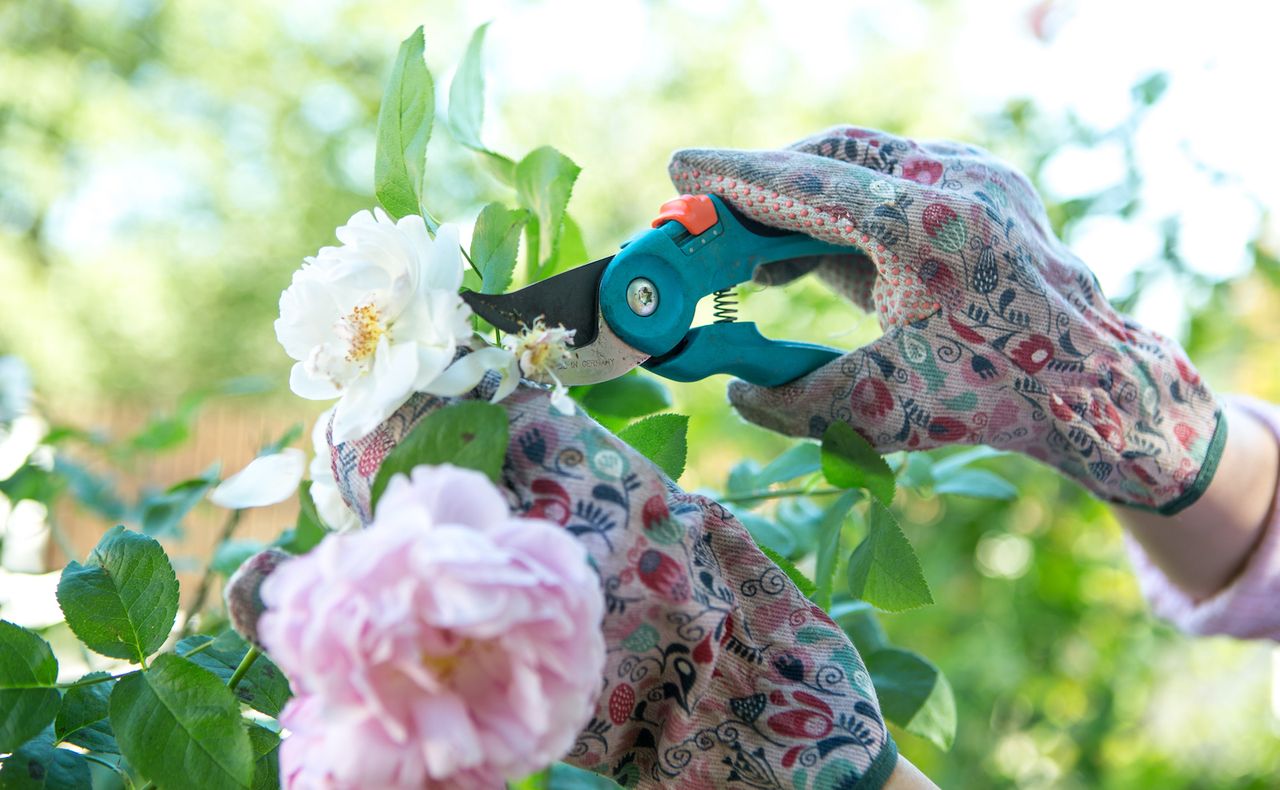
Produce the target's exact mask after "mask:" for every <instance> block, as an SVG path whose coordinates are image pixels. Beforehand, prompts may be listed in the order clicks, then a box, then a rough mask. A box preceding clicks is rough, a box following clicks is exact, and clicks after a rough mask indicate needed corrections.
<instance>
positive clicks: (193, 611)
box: [179, 510, 244, 637]
mask: <svg viewBox="0 0 1280 790" xmlns="http://www.w3.org/2000/svg"><path fill="white" fill-rule="evenodd" d="M243 516H244V511H243V510H233V511H231V515H229V516H227V520H226V523H224V524H223V525H222V534H221V535H220V536H218V540H217V542H215V543H214V544H213V546H214V550H215V551H216V550H217V547H218V546H221V545H222V544H223V543H226V542H227V541H228V540H231V536H232V535H234V534H235V531H236V527H238V526H240V519H241V517H243ZM213 575H214V570H213V560H212V559H210V560H209V565H208V567H206V568H205V571H204V577H203V578H201V579H200V586H199V587H198V588H196V598H195V600H194V601H193V602H192V603H191V608H190V609H188V610H187V622H185V623H183V625H182V633H181V634H180V635H179V636H180V637H186V636H190V635H191V631H192V626H193V624H194V623H195V620H196V615H198V614H200V610H201V609H203V608H204V602H205V599H206V598H208V597H209V588H210V587H212V586H213Z"/></svg>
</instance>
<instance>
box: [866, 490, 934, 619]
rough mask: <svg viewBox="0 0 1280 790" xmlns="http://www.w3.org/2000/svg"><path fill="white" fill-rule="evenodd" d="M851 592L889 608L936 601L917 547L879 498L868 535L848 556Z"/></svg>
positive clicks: (873, 511)
mask: <svg viewBox="0 0 1280 790" xmlns="http://www.w3.org/2000/svg"><path fill="white" fill-rule="evenodd" d="M849 593H850V594H851V595H853V597H855V598H859V599H861V600H864V601H866V602H867V603H869V604H871V605H872V606H875V607H876V608H877V609H882V610H884V611H886V612H901V611H903V610H906V609H914V608H916V607H919V606H925V605H927V604H931V603H933V595H932V594H931V593H930V592H929V584H928V583H927V582H926V581H925V580H924V572H923V571H922V570H921V569H920V560H919V558H918V557H916V552H915V549H913V548H911V542H910V541H908V540H907V536H906V535H904V534H903V533H902V528H901V527H899V526H898V521H897V519H895V518H894V517H893V514H892V513H890V512H889V509H888V508H886V507H885V506H884V505H882V504H880V503H879V502H872V503H871V511H870V518H869V519H868V527H867V537H866V538H864V539H863V541H862V543H860V544H858V548H856V549H854V550H853V554H852V555H851V556H850V557H849Z"/></svg>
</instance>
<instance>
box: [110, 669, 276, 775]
mask: <svg viewBox="0 0 1280 790" xmlns="http://www.w3.org/2000/svg"><path fill="white" fill-rule="evenodd" d="M110 710H111V726H112V727H113V728H114V729H115V732H116V738H117V740H118V741H119V742H120V750H121V751H122V752H123V753H124V756H125V759H127V760H128V761H129V763H130V764H131V765H132V766H133V767H134V768H136V769H138V771H139V772H140V773H141V774H142V775H143V776H145V777H146V778H148V779H150V780H152V781H153V782H155V783H156V784H157V785H159V786H160V787H189V786H190V783H191V780H192V778H193V777H199V780H200V787H201V788H205V790H220V789H221V788H247V787H249V786H250V784H251V783H252V781H253V750H252V748H251V747H250V744H249V733H248V732H247V731H246V729H245V723H244V720H243V719H242V718H241V716H240V705H239V703H237V702H236V698H235V695H233V694H232V693H231V690H230V689H228V688H227V687H226V686H225V685H223V683H222V682H221V681H220V680H218V678H217V677H216V676H214V675H212V674H211V673H209V672H206V671H205V670H203V669H201V668H200V667H198V666H196V665H195V664H193V663H192V662H190V661H188V660H187V659H185V658H179V657H178V656H175V655H172V654H168V653H166V654H162V655H160V656H157V657H156V660H155V662H154V663H153V664H152V665H151V667H150V668H149V669H147V670H146V671H145V672H138V673H136V674H133V675H126V676H125V677H123V678H121V679H120V680H119V681H118V682H117V683H116V687H115V690H114V691H112V692H111V703H110Z"/></svg>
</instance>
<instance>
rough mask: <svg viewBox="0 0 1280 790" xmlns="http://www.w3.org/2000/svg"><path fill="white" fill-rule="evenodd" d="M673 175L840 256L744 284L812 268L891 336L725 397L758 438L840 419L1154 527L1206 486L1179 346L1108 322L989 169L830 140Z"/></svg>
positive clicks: (727, 156)
mask: <svg viewBox="0 0 1280 790" xmlns="http://www.w3.org/2000/svg"><path fill="white" fill-rule="evenodd" d="M670 170H671V176H672V180H673V181H674V183H675V185H676V187H677V188H679V189H681V190H682V191H686V192H705V193H714V194H717V195H719V196H721V197H722V198H724V199H725V200H728V201H729V202H730V203H732V204H733V205H734V206H735V207H737V208H738V209H739V210H741V211H742V212H743V213H745V214H747V215H748V216H750V217H752V218H753V219H755V220H757V221H759V222H762V223H765V224H768V225H772V226H776V227H781V228H786V229H789V230H795V231H800V232H804V233H807V234H809V235H811V236H814V237H816V238H819V239H822V240H825V241H829V242H833V243H837V244H847V245H850V247H851V250H850V255H849V256H848V257H843V256H838V257H833V258H827V259H823V260H808V261H788V262H783V263H782V264H776V265H775V267H774V268H771V269H769V270H766V271H762V272H758V273H757V279H759V280H761V281H763V282H778V281H781V280H785V279H789V278H791V277H794V276H797V275H799V274H801V273H804V272H806V271H811V270H816V271H817V273H818V275H819V276H820V277H822V278H823V279H824V280H825V281H827V282H828V283H829V284H831V285H832V286H833V287H835V288H836V290H838V291H840V292H842V293H843V294H845V295H846V296H848V297H849V298H851V299H852V300H853V301H855V302H856V303H857V304H858V305H860V306H861V307H862V308H863V309H866V310H868V311H874V312H875V313H876V314H877V315H878V317H879V319H880V322H881V325H882V326H883V327H884V329H885V334H884V335H883V336H882V337H881V338H880V339H879V340H877V341H875V342H874V343H872V344H870V345H869V346H866V347H864V348H862V349H858V350H857V351H854V352H852V353H850V354H848V355H846V356H844V357H842V358H840V359H837V360H834V361H832V362H831V363H829V364H828V365H826V366H824V367H822V368H819V369H818V370H816V371H814V372H813V373H810V374H809V375H807V376H805V377H802V378H800V379H799V380H797V381H795V382H793V383H791V384H788V385H785V386H783V387H779V388H775V389H771V390H770V389H763V388H759V387H755V386H752V385H749V384H747V383H745V382H734V383H733V384H731V386H730V390H729V397H730V400H731V401H732V402H733V404H734V406H735V407H736V408H737V409H738V411H739V412H740V413H741V414H742V415H743V416H744V417H746V418H747V419H749V420H751V421H752V422H756V423H759V424H761V425H763V426H765V427H768V428H773V429H775V430H780V431H783V432H785V433H789V434H792V435H797V436H815V437H816V436H821V434H822V432H823V431H824V430H825V428H826V427H827V425H828V424H830V423H831V422H832V421H837V420H838V421H844V422H848V423H850V424H851V425H853V427H855V428H857V429H858V430H859V431H861V432H862V433H863V434H864V435H865V436H866V437H867V439H868V440H869V441H871V442H872V444H874V445H875V447H876V448H877V449H879V450H881V451H890V450H899V449H923V448H928V447H933V446H938V445H942V444H949V443H965V444H989V445H992V446H994V447H999V448H1002V449H1008V450H1015V451H1020V452H1023V453H1026V454H1028V455H1030V456H1032V457H1034V458H1037V459H1039V460H1041V461H1045V462H1047V463H1050V464H1052V465H1053V466H1055V467H1057V468H1058V469H1059V470H1061V471H1063V472H1064V473H1066V474H1067V475H1069V476H1071V477H1073V478H1076V479H1077V480H1079V481H1080V482H1082V483H1083V484H1084V485H1086V486H1087V487H1089V488H1090V489H1092V490H1093V491H1094V492H1095V493H1097V494H1099V495H1101V496H1102V497H1104V498H1106V499H1109V500H1112V501H1116V502H1120V503H1124V504H1130V505H1135V506H1140V507H1145V508H1150V509H1156V510H1159V511H1160V512H1164V513H1174V512H1177V511H1178V510H1180V509H1182V508H1184V507H1186V506H1187V505H1189V504H1191V503H1192V502H1194V501H1195V499H1196V498H1197V497H1198V496H1199V495H1200V493H1201V492H1202V491H1203V490H1204V488H1205V487H1207V485H1208V483H1209V480H1210V479H1211V478H1212V476H1213V472H1214V470H1215V469H1216V466H1217V461H1218V458H1219V456H1220V454H1221V450H1222V446H1223V444H1224V443H1225V438H1226V426H1225V422H1224V421H1223V420H1222V418H1221V412H1220V409H1219V407H1218V404H1217V401H1216V400H1215V398H1214V397H1213V395H1212V393H1211V392H1210V391H1209V389H1208V388H1207V387H1206V386H1205V384H1204V383H1203V381H1202V380H1201V378H1200V376H1199V374H1198V373H1197V372H1196V370H1195V369H1194V368H1193V367H1192V366H1191V363H1190V362H1189V361H1188V360H1187V357H1186V355H1185V354H1184V352H1183V351H1182V349H1181V348H1180V347H1179V346H1178V345H1177V343H1175V342H1174V341H1172V340H1170V339H1169V338H1166V337H1163V336H1161V335H1159V334H1157V333H1155V332H1152V331H1150V330H1147V329H1144V328H1143V327H1140V326H1138V325H1136V324H1134V323H1132V322H1130V321H1128V320H1126V319H1125V318H1124V317H1123V316H1120V315H1118V314H1117V313H1116V312H1115V311H1114V309H1112V307H1111V305H1110V304H1109V303H1108V302H1107V301H1106V299H1105V297H1104V296H1103V294H1102V292H1101V290H1100V288H1099V286H1098V283H1097V280H1096V278H1095V277H1094V276H1093V274H1092V272H1090V271H1089V269H1088V268H1087V267H1086V266H1085V265H1084V263H1083V262H1081V261H1080V260H1079V259H1078V258H1076V257H1075V256H1074V255H1073V254H1072V253H1071V252H1070V250H1068V249H1067V248H1066V246H1065V245H1064V244H1063V243H1062V242H1061V241H1059V240H1058V239H1057V238H1056V237H1055V236H1054V234H1053V231H1052V230H1051V228H1050V225H1049V220H1048V217H1047V215H1046V214H1045V210H1044V206H1043V204H1042V203H1041V201H1040V199H1039V197H1038V196H1037V195H1036V193H1035V191H1034V190H1033V189H1032V187H1031V185H1030V184H1029V183H1028V182H1027V180H1026V179H1025V178H1024V177H1023V176H1022V175H1020V174H1019V173H1017V172H1016V171H1014V170H1013V169H1012V168H1010V167H1008V166H1007V165H1005V164H1003V163H1001V162H999V161H998V160H996V159H995V158H993V157H992V156H990V155H989V154H987V153H985V152H983V151H981V150H979V149H977V148H974V147H972V146H967V145H961V144H957V143H935V142H924V143H920V142H915V141H912V140H906V139H901V138H897V137H893V136H891V135H888V134H885V133H882V132H878V131H874V130H868V129H860V128H856V127H841V128H836V129H831V130H829V131H826V132H823V133H820V134H818V135H815V136H813V137H810V138H808V139H805V140H802V141H800V142H798V143H796V144H795V145H792V146H790V147H789V148H788V149H786V150H781V151H767V152H751V151H724V150H685V151H680V152H677V153H676V154H675V156H674V157H673V159H672V162H671V167H670Z"/></svg>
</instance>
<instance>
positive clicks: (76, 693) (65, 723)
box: [53, 672, 120, 754]
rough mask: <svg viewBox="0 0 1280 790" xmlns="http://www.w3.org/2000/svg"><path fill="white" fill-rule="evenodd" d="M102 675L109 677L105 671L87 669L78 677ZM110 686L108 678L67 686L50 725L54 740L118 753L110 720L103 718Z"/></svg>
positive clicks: (86, 678)
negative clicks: (56, 715)
mask: <svg viewBox="0 0 1280 790" xmlns="http://www.w3.org/2000/svg"><path fill="white" fill-rule="evenodd" d="M105 677H109V675H108V674H107V673H106V672H90V673H89V674H88V675H85V676H84V677H82V678H80V679H81V680H92V679H94V678H105ZM114 687H115V681H113V680H108V681H104V682H101V683H94V684H92V685H89V686H72V687H71V688H69V689H67V693H66V694H64V695H63V697H62V708H61V710H59V711H58V718H57V719H56V720H55V721H54V725H53V729H54V733H55V734H56V735H57V736H58V740H59V741H66V742H68V743H74V744H75V745H76V746H83V747H84V748H86V749H88V750H89V751H91V752H103V753H106V754H119V753H120V747H119V746H117V745H116V736H115V735H114V734H113V733H112V732H111V722H109V721H107V698H108V697H110V696H111V689H112V688H114Z"/></svg>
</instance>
